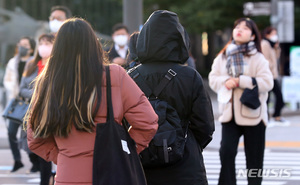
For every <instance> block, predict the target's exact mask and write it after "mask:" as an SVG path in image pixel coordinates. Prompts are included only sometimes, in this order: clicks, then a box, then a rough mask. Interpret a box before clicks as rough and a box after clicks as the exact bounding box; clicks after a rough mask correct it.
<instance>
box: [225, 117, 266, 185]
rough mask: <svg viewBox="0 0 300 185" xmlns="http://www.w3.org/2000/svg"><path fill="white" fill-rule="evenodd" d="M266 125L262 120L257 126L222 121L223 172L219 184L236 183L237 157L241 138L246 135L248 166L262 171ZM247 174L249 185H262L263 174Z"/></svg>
mask: <svg viewBox="0 0 300 185" xmlns="http://www.w3.org/2000/svg"><path fill="white" fill-rule="evenodd" d="M265 130H266V127H265V125H264V123H263V122H262V121H261V122H260V123H259V124H258V125H256V126H238V125H237V124H236V123H235V121H234V120H233V121H230V122H228V123H222V141H221V148H220V151H219V152H220V159H221V172H220V177H219V185H236V169H235V157H236V155H237V149H238V144H239V139H240V137H241V136H242V135H243V136H244V147H245V154H246V167H247V170H248V171H249V170H250V169H254V170H255V171H260V172H262V169H263V158H264V149H265ZM254 176H255V175H253V173H251V174H250V175H247V179H248V185H261V182H262V174H257V175H256V176H255V177H254Z"/></svg>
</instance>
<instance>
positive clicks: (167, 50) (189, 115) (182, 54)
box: [136, 10, 215, 185]
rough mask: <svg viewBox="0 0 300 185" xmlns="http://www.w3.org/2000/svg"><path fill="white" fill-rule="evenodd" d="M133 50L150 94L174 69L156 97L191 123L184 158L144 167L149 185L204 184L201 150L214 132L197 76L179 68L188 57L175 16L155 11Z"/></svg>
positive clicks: (185, 39) (184, 36)
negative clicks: (166, 83) (169, 79)
mask: <svg viewBox="0 0 300 185" xmlns="http://www.w3.org/2000/svg"><path fill="white" fill-rule="evenodd" d="M136 49H137V56H138V59H139V61H140V62H141V64H142V65H140V66H138V67H137V68H138V71H139V72H140V74H141V75H142V77H143V79H144V81H145V83H146V84H147V85H148V86H149V87H150V88H151V89H152V91H153V89H154V88H155V87H156V86H157V85H158V84H159V82H160V81H161V80H162V79H163V78H164V75H165V74H166V72H167V71H168V69H170V68H172V69H174V70H175V72H176V73H177V75H176V76H175V77H174V78H173V79H172V80H171V81H170V82H169V83H168V85H167V86H166V87H165V88H164V89H163V91H162V92H161V93H160V95H159V97H158V98H159V99H161V100H165V101H167V102H168V103H169V104H170V105H171V106H173V107H174V108H175V109H176V110H177V112H178V114H179V117H180V118H181V120H189V121H190V125H189V131H188V138H187V141H186V145H185V152H184V157H183V159H181V160H180V161H179V162H177V163H175V164H173V165H171V166H167V167H158V168H144V170H145V175H146V177H147V181H148V185H160V184H161V185H162V184H172V185H176V184H178V185H183V184H184V185H204V184H205V185H206V184H207V178H206V171H205V167H204V163H203V156H202V151H203V149H204V148H205V147H206V146H207V144H208V143H209V142H210V141H211V140H212V134H213V132H214V129H215V128H214V118H213V112H212V106H211V101H210V99H209V96H208V94H207V92H206V89H205V88H204V86H203V81H202V77H201V76H200V74H199V73H198V72H197V71H196V70H194V69H193V68H191V67H188V66H183V65H181V64H183V63H185V62H186V60H187V59H188V57H189V53H188V50H189V38H188V35H187V33H186V32H185V30H184V28H183V27H182V25H181V24H180V23H179V20H178V17H177V15H176V14H175V13H173V12H170V11H166V10H158V11H155V12H154V13H153V14H152V15H151V16H150V17H149V19H148V20H147V22H146V23H145V25H144V26H143V28H142V30H141V32H140V34H139V37H138V40H137V48H136Z"/></svg>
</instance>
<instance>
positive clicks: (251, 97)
mask: <svg viewBox="0 0 300 185" xmlns="http://www.w3.org/2000/svg"><path fill="white" fill-rule="evenodd" d="M252 84H253V85H254V88H253V89H249V88H246V89H245V90H244V92H243V94H242V96H241V98H240V101H241V102H242V104H244V105H245V106H247V107H249V108H251V109H257V108H258V107H259V106H260V101H259V98H258V97H259V94H258V86H257V82H256V79H255V78H252Z"/></svg>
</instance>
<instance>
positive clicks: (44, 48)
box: [38, 45, 52, 58]
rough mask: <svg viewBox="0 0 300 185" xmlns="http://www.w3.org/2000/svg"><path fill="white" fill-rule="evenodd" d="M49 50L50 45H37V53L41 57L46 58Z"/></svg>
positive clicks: (50, 49)
mask: <svg viewBox="0 0 300 185" xmlns="http://www.w3.org/2000/svg"><path fill="white" fill-rule="evenodd" d="M51 51H52V45H40V46H39V47H38V52H39V55H40V56H41V57H42V58H48V57H50V54H51Z"/></svg>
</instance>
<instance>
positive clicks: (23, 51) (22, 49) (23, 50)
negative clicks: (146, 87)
mask: <svg viewBox="0 0 300 185" xmlns="http://www.w3.org/2000/svg"><path fill="white" fill-rule="evenodd" d="M28 50H29V49H28V48H25V47H23V46H19V47H18V51H19V55H20V57H24V56H26V55H27V53H28Z"/></svg>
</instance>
